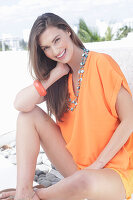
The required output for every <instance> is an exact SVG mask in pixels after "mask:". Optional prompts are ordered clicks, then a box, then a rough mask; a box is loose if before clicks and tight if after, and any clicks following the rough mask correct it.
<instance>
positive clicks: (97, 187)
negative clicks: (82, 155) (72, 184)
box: [84, 168, 126, 200]
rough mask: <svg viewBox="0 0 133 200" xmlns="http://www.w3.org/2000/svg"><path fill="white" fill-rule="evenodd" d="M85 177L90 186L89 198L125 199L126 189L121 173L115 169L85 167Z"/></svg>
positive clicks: (98, 199) (102, 199)
mask: <svg viewBox="0 0 133 200" xmlns="http://www.w3.org/2000/svg"><path fill="white" fill-rule="evenodd" d="M84 173H85V177H86V178H85V179H86V184H87V183H88V184H87V187H88V194H87V195H88V196H86V198H88V199H94V200H107V199H108V200H124V199H125V198H126V190H125V188H124V185H123V183H122V180H121V177H120V175H119V174H118V173H117V172H116V171H114V170H113V169H109V168H103V169H99V170H90V169H85V172H84Z"/></svg>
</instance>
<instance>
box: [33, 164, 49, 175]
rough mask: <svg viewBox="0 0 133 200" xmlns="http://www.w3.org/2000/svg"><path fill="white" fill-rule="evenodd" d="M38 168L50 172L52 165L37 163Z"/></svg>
mask: <svg viewBox="0 0 133 200" xmlns="http://www.w3.org/2000/svg"><path fill="white" fill-rule="evenodd" d="M36 170H40V171H44V172H46V173H48V172H49V171H50V170H51V167H49V166H47V165H45V164H42V165H36Z"/></svg>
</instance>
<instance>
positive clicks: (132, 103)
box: [85, 86, 133, 169]
mask: <svg viewBox="0 0 133 200" xmlns="http://www.w3.org/2000/svg"><path fill="white" fill-rule="evenodd" d="M115 108H116V112H117V114H118V117H119V119H120V124H119V126H118V127H117V129H116V130H115V132H114V134H113V136H112V137H111V139H110V141H109V143H108V144H107V145H106V147H105V148H104V150H103V151H102V152H101V153H100V155H99V156H98V158H97V159H96V161H95V162H94V163H92V164H91V165H90V166H89V167H87V168H85V169H101V168H103V167H104V166H105V165H106V164H107V163H108V162H109V161H110V160H111V159H112V158H113V157H114V156H115V154H116V153H117V152H118V151H119V150H120V149H121V148H122V146H123V145H124V144H125V143H126V142H127V140H128V138H129V137H130V135H131V133H132V132H133V100H132V97H131V95H130V94H129V93H128V92H127V90H126V89H125V88H124V87H123V86H121V89H120V90H119V93H118V96H117V100H116V104H115Z"/></svg>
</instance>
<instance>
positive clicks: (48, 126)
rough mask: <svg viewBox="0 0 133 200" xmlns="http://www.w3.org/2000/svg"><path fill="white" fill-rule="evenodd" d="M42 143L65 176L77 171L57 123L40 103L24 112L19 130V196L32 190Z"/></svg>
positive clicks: (21, 114)
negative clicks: (29, 110)
mask: <svg viewBox="0 0 133 200" xmlns="http://www.w3.org/2000/svg"><path fill="white" fill-rule="evenodd" d="M40 142H41V145H42V147H43V148H44V150H45V152H46V154H47V156H48V157H49V159H50V160H51V162H52V163H53V164H54V165H55V167H56V168H57V169H58V170H59V171H60V173H61V174H62V175H63V176H64V177H68V176H70V175H72V174H74V172H76V171H77V166H76V164H75V162H74V161H73V158H72V156H71V154H70V153H69V152H68V150H67V149H66V148H65V144H66V143H65V141H64V139H63V137H62V135H61V132H60V128H59V127H58V126H57V125H56V123H55V122H54V121H53V120H52V119H51V118H50V117H49V116H48V115H47V114H46V113H45V112H44V111H43V110H42V109H41V108H39V107H38V106H36V107H35V108H34V109H33V110H32V111H31V112H28V113H24V112H20V113H19V116H18V119H17V133H16V150H17V197H19V196H20V195H22V193H24V191H30V190H32V185H33V179H34V175H35V168H36V160H37V156H38V153H39V149H40ZM66 163H68V165H67V167H66Z"/></svg>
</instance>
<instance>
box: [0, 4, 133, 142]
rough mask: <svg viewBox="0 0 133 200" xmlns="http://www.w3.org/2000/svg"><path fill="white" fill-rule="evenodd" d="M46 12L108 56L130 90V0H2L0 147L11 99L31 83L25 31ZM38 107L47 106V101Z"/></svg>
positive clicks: (10, 122)
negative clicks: (65, 23)
mask: <svg viewBox="0 0 133 200" xmlns="http://www.w3.org/2000/svg"><path fill="white" fill-rule="evenodd" d="M45 12H53V13H55V14H57V15H59V16H61V17H62V18H64V19H65V20H66V21H67V22H68V23H69V24H70V26H71V27H72V28H73V29H74V31H75V32H76V34H77V35H78V36H79V37H80V39H81V40H82V41H83V42H84V44H85V46H86V47H87V48H88V49H89V50H96V51H99V52H105V53H108V54H110V55H111V56H112V57H113V58H114V59H115V60H116V61H117V62H118V63H119V65H120V67H121V69H122V71H123V72H124V74H125V76H126V78H127V80H128V82H129V85H130V88H131V90H132V93H133V1H132V0H102V1H101V0H94V1H91V0H67V1H66V0H56V1H55V0H50V1H48V0H43V1H41V0H28V1H27V0H5V1H2V0H0V96H1V97H0V119H1V123H0V136H1V137H0V145H2V144H4V143H5V142H9V141H10V140H13V139H14V138H15V131H16V119H17V115H18V111H17V110H15V108H14V107H13V101H14V99H15V96H16V94H17V92H19V91H20V90H21V89H23V88H24V87H26V86H28V85H30V84H32V82H33V81H32V78H31V76H30V74H29V71H28V53H27V42H28V37H29V32H30V29H31V27H32V25H33V23H34V21H35V19H36V18H37V17H38V16H39V15H41V14H43V13H45ZM41 107H43V108H44V110H45V109H46V107H45V103H43V104H41ZM9 133H10V134H9ZM3 136H4V141H3V139H2V138H3ZM6 136H8V137H6ZM5 140H6V141H5Z"/></svg>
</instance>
